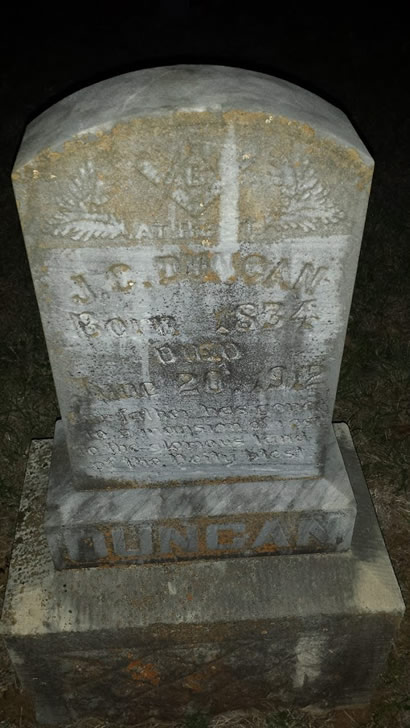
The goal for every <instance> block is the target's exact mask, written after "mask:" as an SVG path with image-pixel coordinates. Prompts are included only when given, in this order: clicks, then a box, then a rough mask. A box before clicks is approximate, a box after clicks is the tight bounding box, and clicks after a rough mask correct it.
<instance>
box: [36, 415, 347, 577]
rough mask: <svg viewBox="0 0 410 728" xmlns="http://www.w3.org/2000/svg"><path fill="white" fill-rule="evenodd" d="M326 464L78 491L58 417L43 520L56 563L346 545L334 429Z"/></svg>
mask: <svg viewBox="0 0 410 728" xmlns="http://www.w3.org/2000/svg"><path fill="white" fill-rule="evenodd" d="M323 462H324V467H323V475H322V476H321V477H311V478H286V479H284V478H273V477H269V476H266V477H265V478H256V477H253V478H252V477H248V478H243V479H242V480H238V479H237V478H236V477H230V478H226V480H225V481H221V480H220V481H217V482H214V483H212V482H207V481H206V480H205V482H203V481H199V482H198V483H194V484H190V485H189V484H186V483H179V484H164V483H162V484H157V485H156V486H144V487H134V488H117V489H114V490H113V489H111V490H99V491H96V490H91V491H90V490H77V489H76V488H75V487H74V486H73V481H72V477H71V471H70V461H69V457H68V451H67V446H66V441H65V435H64V429H63V425H62V422H57V426H56V431H55V437H54V444H53V456H52V460H51V469H50V480H49V488H48V500H47V513H46V520H45V530H46V535H47V539H48V544H49V548H50V551H51V555H52V558H53V561H54V565H55V567H56V569H69V568H77V567H79V566H81V567H87V566H113V565H115V566H116V565H119V564H146V563H160V562H175V561H187V560H197V559H210V558H212V559H216V558H230V557H236V558H238V557H239V556H258V555H260V554H262V555H266V554H292V553H315V552H327V551H346V550H347V549H348V548H349V547H350V543H351V539H352V533H353V527H354V522H355V518H356V502H355V499H354V495H353V490H352V486H351V484H350V481H349V476H348V473H347V472H346V468H345V465H344V462H343V458H342V456H341V453H340V450H339V446H338V444H337V441H336V437H335V435H334V432H333V428H330V431H329V433H328V439H327V442H326V444H325V446H324V448H323Z"/></svg>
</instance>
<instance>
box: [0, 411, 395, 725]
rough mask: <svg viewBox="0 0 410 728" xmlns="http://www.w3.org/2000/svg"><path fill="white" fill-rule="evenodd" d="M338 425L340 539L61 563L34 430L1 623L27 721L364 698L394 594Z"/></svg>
mask: <svg viewBox="0 0 410 728" xmlns="http://www.w3.org/2000/svg"><path fill="white" fill-rule="evenodd" d="M336 433H337V437H338V440H339V443H340V447H341V452H342V455H343V458H344V461H345V465H346V468H347V472H348V474H349V477H350V480H351V482H352V485H353V489H354V494H355V497H356V500H357V506H358V513H357V519H356V525H355V530H354V535H353V540H352V547H351V550H349V551H348V552H345V553H338V554H305V555H292V556H286V557H283V558H270V557H255V558H253V559H248V558H238V559H231V560H225V561H216V560H211V561H197V562H193V563H185V564H157V565H153V566H150V567H146V568H137V567H133V566H129V567H127V568H116V569H73V570H69V571H65V572H62V571H56V570H55V569H54V567H53V564H52V561H51V558H50V554H49V550H48V546H47V541H46V538H45V534H44V529H43V525H42V522H43V514H44V507H45V497H46V490H47V476H48V468H49V463H50V456H51V449H52V445H51V442H50V441H43V442H34V444H33V449H32V452H31V456H30V460H29V465H28V470H27V477H26V483H25V489H24V494H23V500H22V504H21V521H20V525H19V528H18V532H17V537H16V542H15V546H14V550H13V556H12V562H11V566H10V575H9V582H8V588H7V593H6V597H5V603H4V611H3V617H2V624H3V632H4V637H5V639H6V643H7V646H8V649H9V653H10V655H11V658H12V660H13V664H14V666H15V668H16V670H17V672H18V674H19V676H20V679H21V681H22V684H23V686H24V688H25V689H26V690H28V691H29V692H31V693H33V692H35V699H36V705H37V717H38V720H39V721H40V722H59V721H71V720H75V719H76V718H79V717H85V716H96V717H100V718H103V719H112V720H118V721H121V722H126V721H129V722H132V723H135V720H136V716H137V717H138V720H142V719H143V718H144V717H147V716H150V715H153V716H162V717H165V718H170V717H180V716H181V715H183V714H186V713H187V712H190V711H196V710H205V711H210V712H216V711H222V710H229V709H232V708H235V709H237V708H240V707H247V706H256V707H260V705H261V704H262V703H261V701H263V700H265V699H266V698H269V701H270V703H271V704H272V703H273V702H274V701H277V702H278V704H296V705H308V704H309V705H315V706H318V707H321V708H326V707H330V706H342V705H352V704H364V703H366V702H368V701H369V699H370V695H371V692H372V690H373V688H374V683H375V680H376V678H377V676H378V674H379V673H380V672H381V671H382V670H383V667H384V664H385V660H386V657H387V653H388V650H389V648H390V645H391V640H392V638H393V636H394V634H395V631H396V629H397V627H398V624H399V622H400V618H401V615H402V614H403V609H404V607H403V602H402V598H401V595H400V590H399V588H398V585H397V582H396V579H395V576H394V573H393V570H392V567H391V564H390V561H389V558H388V555H387V552H386V549H385V546H384V542H383V538H382V536H381V533H380V530H379V527H378V524H377V521H376V517H375V515H374V512H373V508H372V505H371V501H370V497H369V495H368V492H367V488H366V485H365V483H364V480H363V476H362V474H361V470H360V466H359V463H358V460H357V457H356V455H355V453H354V450H353V445H352V442H351V439H350V436H349V433H348V429H347V427H346V426H344V425H337V426H336Z"/></svg>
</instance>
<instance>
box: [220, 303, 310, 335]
mask: <svg viewBox="0 0 410 728" xmlns="http://www.w3.org/2000/svg"><path fill="white" fill-rule="evenodd" d="M316 307H317V301H316V299H315V298H309V299H306V300H302V301H301V300H300V299H298V298H294V299H293V300H291V301H288V300H286V301H261V302H260V303H257V304H255V303H240V304H234V305H231V306H227V307H225V308H223V309H221V310H219V311H216V312H215V318H216V331H217V333H218V334H229V333H232V332H235V333H236V332H237V333H240V334H244V333H249V332H253V331H257V332H258V333H264V332H269V331H270V330H272V329H275V328H278V329H279V328H282V327H283V326H284V325H285V324H290V325H294V326H295V327H296V328H301V329H311V328H312V323H313V321H314V320H315V319H316V320H317V319H318V318H319V316H318V315H317V313H316V312H315V309H316Z"/></svg>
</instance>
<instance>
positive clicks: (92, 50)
mask: <svg viewBox="0 0 410 728" xmlns="http://www.w3.org/2000/svg"><path fill="white" fill-rule="evenodd" d="M232 7H233V6H231V4H230V3H223V2H222V3H213V2H207V3H205V2H197V3H189V2H182V1H176V0H175V2H168V3H167V2H162V3H150V4H149V3H145V2H141V3H139V4H138V3H137V7H136V8H135V9H134V10H133V12H132V13H131V11H130V12H129V13H128V12H127V11H126V10H124V9H123V10H122V11H121V12H116V13H115V14H114V12H113V8H112V7H111V9H109V10H107V11H102V10H101V9H100V10H101V12H100V13H99V14H98V17H97V16H90V17H86V15H85V13H84V9H82V10H81V12H80V11H79V12H75V13H74V11H73V15H72V16H71V17H70V18H68V19H67V18H65V19H64V21H61V22H58V23H57V22H55V23H54V24H49V25H47V23H46V16H45V12H44V13H43V14H44V17H41V12H42V11H41V10H40V11H39V10H38V9H36V14H34V10H33V11H32V15H31V16H30V17H29V16H25V18H24V20H23V19H22V17H21V12H20V8H19V9H16V11H14V14H13V12H12V11H10V15H9V18H8V20H6V21H4V22H3V25H2V27H1V29H0V38H1V46H0V54H1V64H0V98H1V107H0V108H1V115H0V139H1V149H0V206H1V211H2V215H1V221H2V224H1V226H0V311H1V314H0V396H1V401H0V438H1V443H2V444H1V450H0V602H1V599H2V597H3V595H4V590H5V583H6V579H7V569H8V563H9V556H10V549H11V544H12V538H13V531H14V525H15V520H16V514H17V508H18V501H19V494H20V491H21V486H22V483H23V478H24V471H25V465H26V459H27V452H28V447H29V444H30V441H31V439H32V438H38V437H41V438H43V437H51V436H52V433H53V427H54V422H55V419H56V418H57V416H58V405H57V401H56V397H55V393H54V387H53V381H52V377H51V373H50V368H49V364H48V358H47V353H46V349H45V345H44V340H43V335H42V330H41V325H40V321H39V315H38V311H37V308H36V303H35V297H34V292H33V287H32V283H31V278H30V274H29V271H28V266H27V261H26V256H25V252H24V245H23V241H22V237H21V232H20V228H19V223H18V219H17V213H16V209H15V205H14V200H13V196H12V190H11V185H10V171H11V167H12V164H13V161H14V157H15V154H16V151H17V148H18V145H19V141H20V139H21V136H22V134H23V131H24V127H25V125H26V123H27V121H28V120H29V119H30V118H32V117H33V116H35V115H37V114H38V113H39V112H40V111H41V110H42V109H43V108H46V107H47V106H49V105H50V104H51V103H52V102H53V101H54V100H57V99H59V98H62V97H63V96H65V95H67V94H68V93H69V92H71V91H73V90H76V89H77V88H81V87H82V86H84V85H87V84H88V83H91V82H93V81H96V80H101V79H103V78H105V77H108V76H112V75H116V74H117V73H121V72H124V71H127V70H134V69H137V68H141V67H146V66H153V65H164V64H171V63H178V62H191V63H199V62H203V63H214V62H215V63H220V64H222V65H232V66H242V67H246V68H250V69H254V70H261V71H265V72H267V73H271V74H273V75H277V76H279V77H282V78H286V79H287V80H290V81H293V82H295V83H298V84H299V85H301V86H304V87H305V88H308V89H309V90H311V91H313V92H315V93H317V94H319V95H320V96H323V97H324V98H326V99H327V100H329V101H331V102H333V103H335V104H336V105H337V106H339V107H340V108H342V109H343V110H344V111H345V112H346V113H347V114H348V116H349V118H350V119H351V121H352V122H353V124H354V125H355V126H356V128H357V130H358V132H359V134H360V136H361V137H362V138H363V140H364V141H365V143H366V144H367V146H368V148H369V149H370V151H371V153H372V154H373V156H374V158H375V161H376V173H375V178H374V184H373V189H372V194H371V201H370V206H369V214H368V222H367V225H366V230H365V235H364V240H363V247H362V255H361V258H360V263H359V271H358V277H357V282H356V289H355V295H354V300H353V305H352V310H351V316H350V321H349V329H348V335H347V339H346V346H345V352H344V358H343V364H342V371H341V378H340V386H339V392H338V399H337V405H336V411H335V419H336V420H343V421H345V422H347V423H348V424H349V427H350V429H351V432H352V434H353V438H354V441H355V444H356V447H357V450H358V453H359V457H360V460H361V462H362V465H363V470H364V473H365V476H366V478H367V482H368V485H369V488H370V491H371V494H372V497H373V501H374V504H375V507H376V511H377V515H378V518H379V521H380V525H381V528H382V531H383V534H384V537H385V540H386V544H387V547H388V550H389V553H390V556H391V559H392V562H393V566H394V569H395V571H396V574H397V578H398V580H399V583H400V586H401V589H402V592H403V597H404V599H405V601H406V602H407V603H408V599H409V589H410V570H409V566H408V563H409V548H410V547H409V542H410V479H409V473H410V468H409V465H410V447H409V440H410V366H409V358H410V357H409V353H410V343H409V342H410V286H409V274H410V217H409V213H408V201H409V195H410V171H409V170H410V165H409V162H410V98H409V91H408V76H409V70H410V57H409V56H410V53H409V49H410V44H409V40H408V37H407V35H408V33H407V26H406V23H405V21H404V19H403V18H400V17H397V16H394V17H393V15H389V13H388V11H387V13H386V12H385V13H384V14H383V17H380V18H378V17H377V16H376V17H375V18H373V19H372V20H370V19H367V20H366V21H363V23H362V25H357V24H355V25H354V26H353V25H352V24H351V22H350V18H346V19H345V20H343V19H342V18H340V17H337V18H336V19H332V21H330V20H329V21H327V19H326V18H325V17H323V16H322V17H320V18H318V17H313V15H312V14H311V13H306V15H304V16H299V15H298V12H297V9H296V8H290V9H289V11H288V12H287V13H284V14H283V15H281V16H280V17H279V16H278V15H276V16H275V17H274V19H270V17H269V16H268V15H267V14H266V10H263V12H262V11H261V12H258V11H257V10H256V9H255V10H253V11H246V12H245V11H238V10H236V11H235V10H233V9H232ZM334 12H336V9H335V8H334ZM340 12H341V11H340V8H339V9H338V10H337V13H338V14H340ZM3 20H4V19H3ZM283 558H285V557H283ZM256 708H259V709H255V711H253V712H248V713H232V714H228V715H223V716H217V717H216V718H214V719H212V721H208V719H207V718H206V716H201V715H199V716H192V717H191V718H189V719H187V721H186V722H185V725H186V728H207V726H208V725H209V724H210V723H211V725H212V727H213V728H238V727H239V726H244V727H245V726H246V727H247V728H252V727H254V728H280V727H281V728H299V727H302V726H306V727H308V726H311V727H317V728H320V727H324V726H326V727H327V728H353V727H354V726H357V725H364V726H368V728H371V727H373V728H376V727H383V728H384V727H386V728H389V727H391V728H393V727H394V728H396V727H397V728H402V727H404V726H410V617H407V618H405V620H404V622H403V626H402V629H401V632H400V635H399V637H398V639H397V641H396V644H395V645H394V647H393V649H392V653H391V657H390V661H389V665H388V669H387V671H386V673H385V675H384V676H383V677H382V678H381V680H380V684H379V688H378V691H377V693H376V694H375V697H374V701H373V703H372V705H371V706H370V707H369V709H368V710H362V711H357V710H355V711H353V710H352V711H341V712H339V713H337V714H327V715H322V716H312V715H307V714H305V713H302V712H289V711H284V710H282V711H277V710H274V709H273V707H272V708H270V707H269V706H268V707H267V706H256ZM33 725H35V723H34V719H33V715H32V711H31V707H30V704H29V702H27V700H26V698H25V696H24V695H23V694H22V693H21V692H20V690H19V687H18V685H17V683H16V681H15V678H14V675H13V672H12V670H11V668H10V666H9V664H8V662H7V658H6V655H5V653H4V652H1V653H0V727H1V728H14V726H19V727H20V726H22V727H25V726H33ZM78 725H81V726H83V727H84V728H88V727H89V728H91V727H92V728H102V726H105V725H108V724H106V723H103V722H101V721H88V722H85V721H83V722H82V723H79V724H78Z"/></svg>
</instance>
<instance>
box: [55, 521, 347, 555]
mask: <svg viewBox="0 0 410 728" xmlns="http://www.w3.org/2000/svg"><path fill="white" fill-rule="evenodd" d="M339 521H340V519H339ZM337 527H338V520H337V514H332V515H330V516H329V517H328V518H327V519H326V520H324V519H323V517H320V516H317V517H314V516H310V515H306V516H303V515H302V516H300V517H299V518H293V519H292V520H290V519H289V518H287V517H286V516H285V515H283V516H276V517H275V518H272V517H270V518H267V517H266V516H263V515H256V516H253V517H252V519H250V520H240V519H237V518H235V519H232V520H221V519H217V520H212V519H210V518H207V519H205V521H203V522H195V521H190V522H180V523H174V524H172V525H166V524H163V523H158V524H155V525H153V524H149V523H146V524H142V525H139V526H116V527H114V528H112V529H111V530H109V531H108V532H107V531H106V532H104V531H102V530H99V529H97V528H90V529H89V530H88V531H87V533H85V532H84V531H74V532H72V533H71V534H69V535H68V534H67V537H66V556H67V557H68V558H69V559H70V561H71V562H73V561H75V562H88V563H91V565H92V563H93V562H96V563H101V562H107V563H109V562H110V561H112V563H118V562H121V561H123V562H125V563H132V562H136V563H144V562H149V561H167V560H175V559H198V558H204V557H205V558H206V557H207V556H213V557H215V556H225V557H229V556H232V555H234V554H238V553H244V554H246V555H248V556H250V555H258V554H264V553H271V554H272V553H273V554H274V553H286V552H290V551H291V552H293V553H295V552H306V551H315V550H321V551H323V550H326V549H327V548H330V549H334V548H335V543H336V544H337V543H338V541H337V538H338V534H337V533H336V534H335V531H337ZM341 540H342V536H341V535H340V536H339V541H341Z"/></svg>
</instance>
